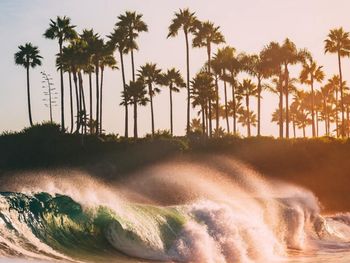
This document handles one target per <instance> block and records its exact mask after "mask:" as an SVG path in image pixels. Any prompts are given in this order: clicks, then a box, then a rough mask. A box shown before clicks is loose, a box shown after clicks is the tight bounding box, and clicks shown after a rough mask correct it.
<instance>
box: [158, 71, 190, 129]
mask: <svg viewBox="0 0 350 263" xmlns="http://www.w3.org/2000/svg"><path fill="white" fill-rule="evenodd" d="M161 83H162V85H164V86H167V87H168V88H169V99H170V133H171V135H173V92H179V91H180V89H181V88H185V87H186V84H185V82H184V80H183V78H182V76H181V73H180V71H179V70H176V69H175V68H172V69H168V70H167V72H166V73H163V74H162V77H161Z"/></svg>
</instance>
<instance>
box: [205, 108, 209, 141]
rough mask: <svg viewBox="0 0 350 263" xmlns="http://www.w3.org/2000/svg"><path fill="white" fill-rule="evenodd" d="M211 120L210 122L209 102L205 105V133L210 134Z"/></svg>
mask: <svg viewBox="0 0 350 263" xmlns="http://www.w3.org/2000/svg"><path fill="white" fill-rule="evenodd" d="M208 124H209V122H208V104H206V105H205V134H206V135H207V136H208V135H209V134H208V133H209V128H208V127H209V125H208Z"/></svg>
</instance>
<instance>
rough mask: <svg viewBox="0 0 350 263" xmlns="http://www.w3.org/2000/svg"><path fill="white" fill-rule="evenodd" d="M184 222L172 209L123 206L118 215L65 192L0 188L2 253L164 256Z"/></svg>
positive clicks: (92, 258) (84, 257) (74, 256)
mask: <svg viewBox="0 0 350 263" xmlns="http://www.w3.org/2000/svg"><path fill="white" fill-rule="evenodd" d="M185 221H186V218H185V216H184V215H183V213H182V212H181V211H179V210H178V209H176V208H160V207H152V206H143V205H127V206H126V211H125V214H123V216H121V215H119V214H117V213H116V212H115V211H113V210H112V209H110V208H108V207H106V206H97V207H88V208H83V207H82V205H81V204H79V203H77V202H75V201H74V200H73V199H72V198H70V197H69V196H65V195H58V194H57V195H55V196H52V195H50V194H48V193H37V194H34V195H25V194H21V193H0V236H1V238H0V255H4V256H7V257H11V256H16V257H18V256H23V257H31V258H41V259H64V260H72V261H73V260H87V261H93V262H98V261H101V262H102V261H105V260H106V259H110V261H109V262H112V260H111V259H114V260H116V259H117V261H116V262H122V261H123V260H124V261H127V260H128V258H129V257H126V256H123V254H122V253H124V254H127V255H130V256H134V257H140V258H146V259H158V260H159V259H164V260H166V259H168V257H167V250H168V249H170V247H171V246H172V244H173V242H174V240H175V239H176V237H177V236H178V234H179V232H180V231H181V229H182V226H183V225H184V223H185Z"/></svg>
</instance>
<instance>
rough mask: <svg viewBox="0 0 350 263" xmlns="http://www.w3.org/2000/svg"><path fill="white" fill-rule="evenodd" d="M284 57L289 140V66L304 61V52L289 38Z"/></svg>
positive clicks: (285, 43) (284, 47) (285, 42)
mask: <svg viewBox="0 0 350 263" xmlns="http://www.w3.org/2000/svg"><path fill="white" fill-rule="evenodd" d="M281 48H282V55H283V61H282V64H283V67H284V91H285V98H286V106H285V109H286V138H289V122H290V121H289V91H288V87H289V83H288V82H289V69H288V67H289V65H295V64H297V63H298V62H303V61H304V53H305V52H304V51H299V50H298V49H297V47H296V45H295V44H294V43H293V42H292V41H291V40H290V39H288V38H286V39H285V40H284V42H283V44H282V46H281Z"/></svg>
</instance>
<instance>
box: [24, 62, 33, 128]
mask: <svg viewBox="0 0 350 263" xmlns="http://www.w3.org/2000/svg"><path fill="white" fill-rule="evenodd" d="M26 70H27V100H28V115H29V124H30V126H33V119H32V105H31V103H30V83H29V66H28V67H26Z"/></svg>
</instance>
